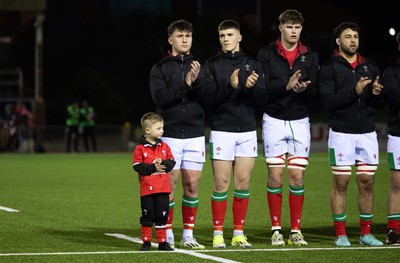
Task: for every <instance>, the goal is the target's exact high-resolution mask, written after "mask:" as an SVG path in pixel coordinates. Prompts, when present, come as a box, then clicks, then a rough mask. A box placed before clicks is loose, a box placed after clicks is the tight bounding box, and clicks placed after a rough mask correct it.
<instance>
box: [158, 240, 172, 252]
mask: <svg viewBox="0 0 400 263" xmlns="http://www.w3.org/2000/svg"><path fill="white" fill-rule="evenodd" d="M158 250H164V251H174V249H173V248H172V247H171V246H170V245H169V244H168V243H167V242H161V243H159V244H158Z"/></svg>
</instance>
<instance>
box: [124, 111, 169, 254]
mask: <svg viewBox="0 0 400 263" xmlns="http://www.w3.org/2000/svg"><path fill="white" fill-rule="evenodd" d="M141 125H142V129H143V131H144V133H145V134H144V135H142V137H141V138H140V140H139V144H138V145H137V146H136V148H135V150H134V152H133V157H132V166H133V170H135V171H136V172H137V173H138V174H139V185H140V204H141V209H142V216H141V217H140V224H141V225H142V226H141V232H142V240H143V244H142V246H141V248H140V250H141V251H148V250H150V249H151V239H152V232H153V225H155V229H156V238H157V243H158V250H165V251H172V250H174V249H173V248H171V247H170V245H169V244H168V243H167V237H166V225H167V219H168V210H169V194H170V193H171V186H170V183H169V175H168V172H170V171H171V170H172V168H173V167H174V166H175V160H174V156H173V155H172V152H171V149H170V148H169V146H168V144H166V143H165V142H163V141H162V140H161V136H162V135H163V134H164V120H163V118H162V116H161V115H159V114H156V113H153V112H148V113H146V114H144V115H143V116H142V118H141Z"/></svg>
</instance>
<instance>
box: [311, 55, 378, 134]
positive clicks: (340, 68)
mask: <svg viewBox="0 0 400 263" xmlns="http://www.w3.org/2000/svg"><path fill="white" fill-rule="evenodd" d="M379 75H380V72H379V68H378V67H377V65H376V64H375V63H373V62H372V61H371V60H370V59H368V58H365V57H363V56H361V55H360V54H357V66H356V68H355V69H353V67H352V66H351V65H350V63H349V62H348V61H347V60H346V59H345V58H343V57H342V56H340V55H339V53H338V51H335V53H334V55H333V56H331V58H330V59H328V61H326V62H325V63H324V64H323V65H322V66H321V69H320V72H319V76H318V88H319V92H320V94H321V100H322V105H323V106H324V107H325V108H326V109H327V110H328V111H329V127H330V128H332V130H333V131H335V132H342V133H352V134H361V133H369V132H373V131H375V119H374V116H375V110H374V107H376V106H379V104H380V103H381V101H382V93H381V94H380V95H378V96H377V95H373V94H372V84H373V82H374V81H375V79H376V77H377V76H379ZM361 77H368V78H369V79H370V80H371V82H370V83H369V84H368V85H367V86H366V87H365V88H364V90H363V92H362V93H361V94H360V95H357V93H356V90H355V86H356V83H357V81H359V80H360V78H361Z"/></svg>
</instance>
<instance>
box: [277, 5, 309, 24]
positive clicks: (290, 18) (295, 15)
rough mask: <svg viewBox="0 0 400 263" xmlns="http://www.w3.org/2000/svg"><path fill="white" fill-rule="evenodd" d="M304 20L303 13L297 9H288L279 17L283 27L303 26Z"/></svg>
mask: <svg viewBox="0 0 400 263" xmlns="http://www.w3.org/2000/svg"><path fill="white" fill-rule="evenodd" d="M303 22H304V18H303V16H302V15H301V13H300V12H299V11H297V10H295V9H288V10H286V11H283V13H282V14H280V15H279V23H280V24H281V25H283V24H287V23H293V24H300V25H301V24H303Z"/></svg>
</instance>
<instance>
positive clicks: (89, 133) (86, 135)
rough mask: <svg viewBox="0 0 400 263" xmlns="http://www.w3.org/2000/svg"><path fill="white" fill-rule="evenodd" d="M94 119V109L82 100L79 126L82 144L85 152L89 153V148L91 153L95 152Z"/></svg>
mask: <svg viewBox="0 0 400 263" xmlns="http://www.w3.org/2000/svg"><path fill="white" fill-rule="evenodd" d="M95 117H96V114H95V111H94V108H93V107H92V106H90V105H89V103H88V101H87V100H83V101H82V103H81V108H80V120H81V122H80V125H81V127H82V132H83V133H82V134H83V144H84V146H85V150H86V152H89V151H90V147H91V150H92V151H93V152H96V151H97V140H96V133H95V125H96V121H95ZM89 142H90V143H89Z"/></svg>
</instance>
